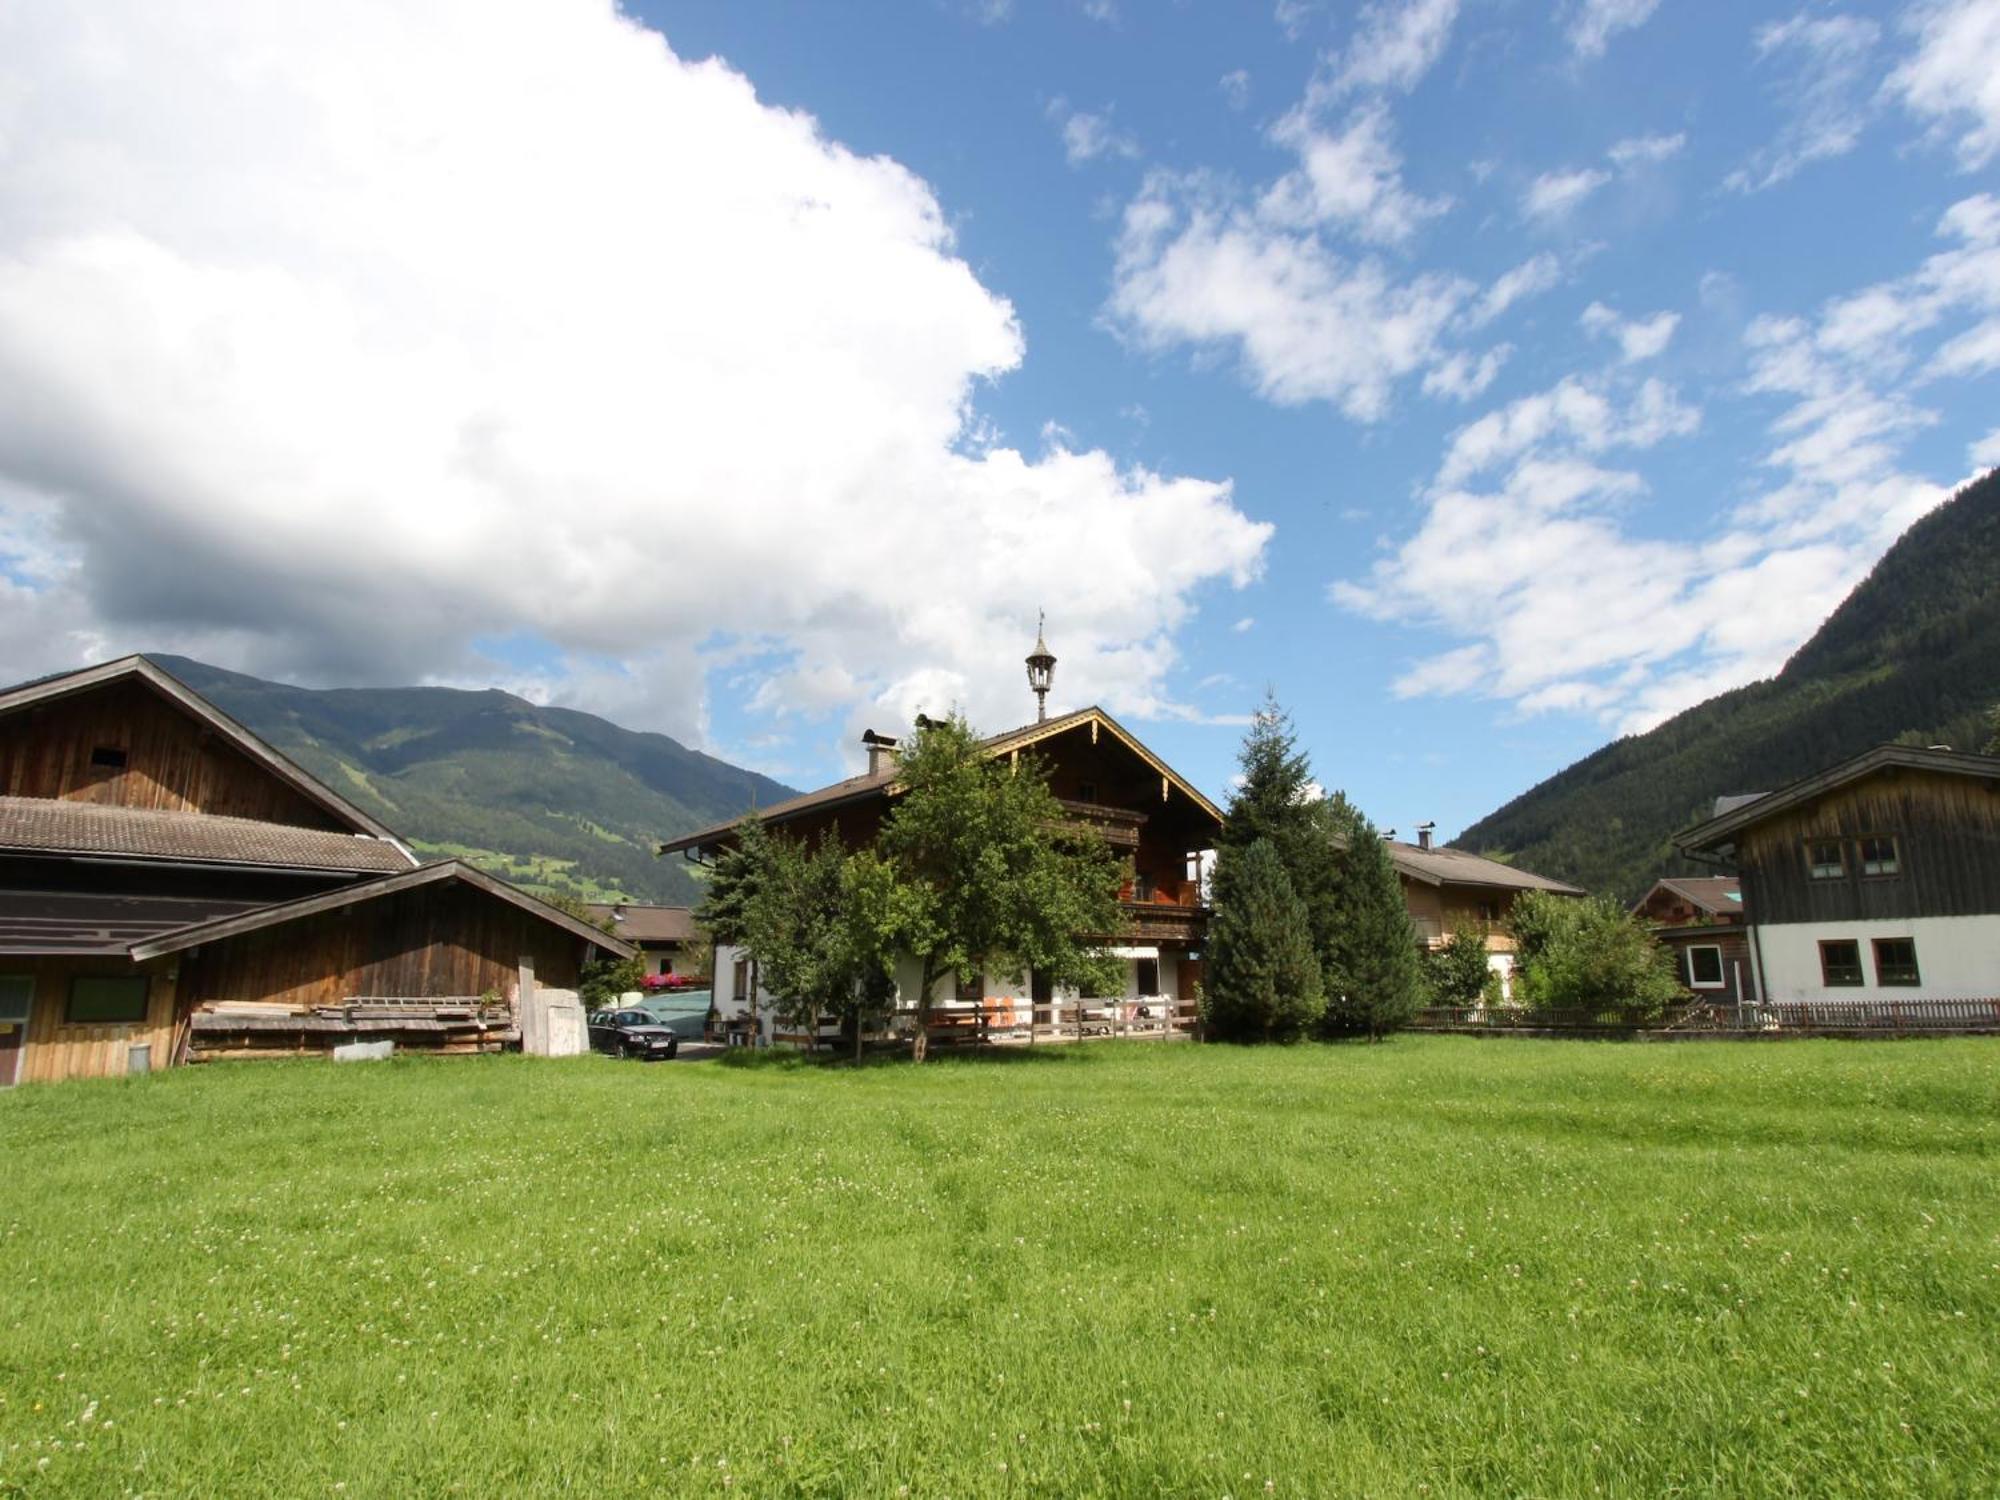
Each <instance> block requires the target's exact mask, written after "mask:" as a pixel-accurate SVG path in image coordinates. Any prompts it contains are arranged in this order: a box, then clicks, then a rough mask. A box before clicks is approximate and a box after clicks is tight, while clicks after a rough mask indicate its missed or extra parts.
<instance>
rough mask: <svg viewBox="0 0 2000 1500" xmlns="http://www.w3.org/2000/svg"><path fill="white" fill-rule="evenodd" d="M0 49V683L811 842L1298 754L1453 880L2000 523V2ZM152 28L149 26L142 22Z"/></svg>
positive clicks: (822, 26)
mask: <svg viewBox="0 0 2000 1500" xmlns="http://www.w3.org/2000/svg"><path fill="white" fill-rule="evenodd" d="M126 9H127V8H126V7H124V6H122V5H120V4H112V5H111V6H110V8H109V10H108V11H107V12H106V13H105V14H104V15H102V16H100V17H98V18H97V20H95V21H93V20H91V19H90V18H89V17H85V16H80V15H77V14H71V13H67V12H66V11H65V10H64V9H63V8H50V9H48V10H47V11H45V12H42V13H38V14H28V13H26V12H22V13H17V14H16V15H14V16H13V17H12V18H11V19H9V20H7V21H5V22H0V95H4V96H6V97H10V98H14V99H16V100H18V101H19V103H18V105H17V107H16V110H15V116H14V119H13V123H12V127H11V129H10V132H9V133H8V134H7V136H5V137H4V138H0V624H4V627H5V628H4V632H0V638H3V639H4V641H5V642H6V644H5V645H4V647H0V658H4V659H0V666H4V667H5V668H7V669H8V670H9V672H10V674H12V673H18V674H21V675H25V674H26V673H27V672H29V671H34V670H46V669H48V668H50V667H54V666H61V665H67V664H72V663H74V662H76V661H80V660H87V659H93V658H95V657H97V656H101V655H106V654H109V653H111V652H113V651H117V650H122V649H174V650H182V651H186V652H188V653H190V654H193V655H197V656H201V657H204V658H206V659H209V660H214V661H217V662H220V663H222V664H224V665H230V666H235V667H240V668H242V669H245V670H250V671H258V672H263V673H265V674H267V675H273V676H279V677H284V678H288V679H291V680H296V681H301V682H308V683H316V684H332V683H347V682H364V681H365V682H399V681H420V680H421V681H434V682H446V683H459V684H467V685H475V684H476V685H486V684H489V683H492V684H498V685H502V686H507V687H510V688H513V689H516V690H518V691H522V692H525V693H528V694H530V695H532V696H536V697H539V698H546V699H552V700H557V701H563V702H568V703H574V704H576V705H578V706H581V707H585V708H589V709H591V710H593V711H596V712H600V713H604V714H606V715H607V716H609V717H611V718H613V719H615V720H618V721H619V722H623V723H627V724H631V725H634V726H636V727H645V728H658V729H662V730H664V731H666V732H669V733H673V734H675V735H677V736H679V737H681V738H683V739H685V740H688V741H690V742H692V743H697V744H701V745H703V746H705V747H707V748H710V749H713V750H714V751H716V752H717V753H719V754H722V755H725V756H728V757H730V758H732V759H735V760H738V761H741V762H744V763H747V764H753V765H755V766H757V767H758V768H759V769H763V770H766V771H769V772H771V773H772V774H775V775H777V776H780V777H781V778H783V779H786V780H788V781H791V782H793V783H794V784H799V785H809V784H815V783H817V782H819V781H822V780H826V779H831V778H832V777H834V776H837V775H840V774H844V773H846V772H848V771H850V770H852V769H853V768H854V766H855V765H856V764H857V763H858V760H859V750H858V743H857V741H858V735H859V732H860V730H861V728H862V727H864V726H872V727H875V728H878V729H884V730H889V729H893V728H895V727H896V726H897V725H899V724H902V723H906V722H907V721H908V718H909V716H910V715H911V714H912V713H913V712H915V711H918V710H925V711H929V712H938V711H941V710H943V709H945V708H948V707H952V706H958V707H962V708H963V709H965V710H966V711H967V712H968V713H970V714H971V716H972V717H973V718H974V720H975V722H977V723H979V724H981V725H982V726H984V727H987V728H993V729H998V728H1001V727H1006V726H1007V725H1009V724H1011V723H1012V722H1015V721H1018V720H1019V719H1022V718H1025V717H1026V716H1027V715H1028V713H1029V712H1030V710H1031V708H1032V703H1031V700H1030V698H1029V696H1028V693H1027V690H1026V685H1025V681H1024V680H1023V678H1022V675H1021V667H1020V657H1021V656H1022V655H1023V654H1024V653H1025V651H1026V649H1027V647H1028V645H1029V643H1030V641H1031V640H1032V637H1033V632H1034V621H1035V613H1036V610H1037V609H1038V608H1044V609H1046V610H1047V612H1048V618H1049V626H1048V629H1049V639H1050V643H1051V645H1052V647H1053V648H1054V650H1055V651H1056V652H1057V654H1058V656H1059V657H1060V658H1061V663H1062V664H1061V666H1060V667H1059V668H1058V676H1057V691H1056V694H1055V697H1056V699H1057V706H1074V705H1075V704H1077V703H1080V702H1085V701H1092V700H1096V701H1101V702H1103V703H1104V704H1105V706H1107V707H1108V708H1110V709H1111V710H1112V711H1113V712H1114V713H1116V714H1118V715H1119V716H1120V717H1121V718H1124V719H1126V720H1127V721H1128V722H1129V723H1131V724H1132V725H1133V727H1134V728H1136V729H1137V730H1138V731H1139V732H1140V733H1141V734H1142V735H1144V736H1145V737H1146V738H1147V739H1148V740H1149V741H1150V742H1151V743H1153V744H1154V745H1156V746H1157V748H1159V749H1160V750H1161V752H1162V753H1163V754H1165V755H1166V756H1167V757H1168V758H1169V759H1170V760H1172V761H1173V762H1174V763H1176V764H1177V765H1178V766H1180V767H1181V768H1182V769H1183V770H1184V771H1185V772H1186V773H1188V774H1190V775H1191V776H1192V777H1194V779H1196V780H1197V781H1198V782H1200V783H1201V784H1203V785H1205V786H1207V787H1209V788H1210V789H1212V790H1215V791H1218V792H1220V791H1223V790H1225V789H1226V787H1227V784H1228V779H1229V776H1230V774H1231V772H1232V770H1233V757H1234V752H1235V748H1236V745H1237V743H1238V741H1239V739H1240V736H1241V732H1242V723H1243V720H1244V718H1245V716H1246V715H1247V714H1248V713H1249V711H1250V710H1251V709H1252V708H1253V707H1254V706H1255V705H1256V703H1257V701H1258V700H1259V698H1260V697H1261V695H1262V693H1263V692H1264V690H1265V688H1266V687H1267V686H1268V687H1271V688H1273V689H1275V690H1276V692H1277V693H1278V695H1279V697H1280V698H1281V700H1282V701H1283V702H1284V703H1285V704H1286V705H1287V706H1288V707H1289V708H1290V709H1291V710H1292V712H1293V713H1294V715H1295V717H1296V720H1297V723H1298V726H1299V729H1300V731H1301V735H1302V738H1303V740H1304V741H1305V743H1306V744H1307V746H1308V747H1309V748H1310V750H1311V752H1312V754H1313V758H1314V762H1315V766H1316V769H1317V771H1318V773H1319V775H1320V777H1321V779H1322V780H1324V781H1325V782H1326V783H1328V784H1329V785H1337V786H1341V787H1344V788H1345V789H1347V790H1348V792H1349V793H1350V794H1351V795H1353V796H1354V797H1355V798H1356V799H1357V800H1358V801H1359V802H1360V803H1361V805H1362V806H1363V807H1364V808H1365V809H1366V810H1367V811H1368V812H1369V813H1370V814H1371V815H1372V816H1374V817H1375V818H1376V819H1377V821H1379V822H1381V823H1383V824H1384V825H1390V826H1397V827H1399V828H1402V829H1404V830H1407V829H1408V828H1410V827H1412V826H1414V825H1415V824H1416V823H1417V822H1419V821H1422V820H1425V819H1435V820H1436V821H1437V822H1438V824H1439V826H1440V828H1441V829H1442V830H1444V831H1445V832H1446V833H1450V832H1454V831H1456V830H1457V829H1458V828H1460V827H1462V826H1463V825H1464V824H1465V823H1467V822H1469V821H1471V820H1472V819H1474V818H1476V817H1478V816H1479V815H1481V814H1483V813H1485V812H1487V811H1490V810H1491V809H1493V808H1494V807H1496V806H1498V805H1499V804H1501V803H1502V802H1504V801H1505V800H1506V799H1507V798H1509V797H1511V796H1513V795H1514V794H1516V793H1518V792H1519V791H1521V790H1523V789H1525V788H1526V787H1528V786H1529V785H1531V784H1533V783H1534V782H1535V781H1537V780H1539V779H1540V778H1542V777H1543V776H1546V775H1548V774H1550V773H1552V772H1553V771H1555V770H1558V769H1560V768H1561V767H1562V766H1563V765H1566V764H1568V763H1569V762H1571V761H1573V760H1575V759H1576V758H1578V757H1579V756H1581V755H1584V754H1586V753H1588V752H1589V751H1590V750H1592V749H1594V748H1596V747H1597V746H1598V745H1600V744H1602V743H1604V742H1605V741H1606V740H1607V739H1609V738H1611V737H1613V736H1615V735H1616V734H1618V733H1621V732H1626V731H1629V730H1634V729H1639V728H1643V727H1646V726H1647V725H1649V724H1651V723H1655V722H1658V721H1659V719H1661V718H1662V717H1664V716H1666V715H1667V714H1670V713H1671V712H1673V711H1675V710H1676V709H1678V708H1680V707H1684V706H1686V705H1687V704H1690V703H1693V702H1696V701H1699V700H1700V699H1701V698H1703V697H1706V696H1708V695H1709V694H1710V693H1712V692H1715V691H1718V690H1720V689H1722V688H1725V687H1728V686H1731V685H1734V684H1736V683H1740V682H1743V681H1748V680H1751V679H1752V678H1755V677H1758V676H1762V675H1767V674H1768V673H1770V672H1771V671H1774V670H1775V669H1776V668H1777V667H1778V666H1779V665H1780V664H1781V663H1782V662H1783V660H1784V658H1785V656H1786V655H1787V654H1789V652H1790V651H1791V650H1792V649H1793V648H1794V647H1796V645H1797V644H1799V642H1800V641H1802V640H1803V639H1804V638H1805V637H1806V636H1807V635H1808V634H1809V633H1810V632H1811V630H1812V629H1813V627H1814V626H1815V625H1816V624H1817V623H1818V621H1819V620H1820V619H1822V618H1823V617H1824V615H1825V614H1826V613H1827V612H1828V610H1830V609H1831V608H1832V607H1833V605H1834V604H1836V603H1837V602H1838V600H1839V599H1840V598H1841V597H1842V596H1843V595H1844V594H1845V593H1846V591H1847V590H1848V589H1849V588H1850V587H1851V586H1852V585H1853V583H1854V582H1855V581H1857V580H1858V579H1859V578H1860V577H1862V576H1863V575H1865V573H1866V571H1867V569H1868V567H1869V566H1870V565H1871V564H1872V563H1873V561H1874V560H1875V559H1876V558H1877V557H1879V556H1880V554H1881V552H1882V551H1883V550H1884V549H1885V548H1886V547H1887V546H1888V545H1889V544H1890V543H1891V542H1892V541H1893V539H1894V538H1895V536H1896V535H1898V534H1899V533H1900V532H1901V531H1902V530H1903V529H1904V528H1905V527H1907V525H1908V524H1909V523H1910V522H1911V521H1912V520H1914V519H1915V518H1916V517H1917V516H1919V515H1921V514H1922V513H1923V512H1924V511H1925V510H1926V509H1928V508H1929V507H1930V506H1932V505H1934V504H1936V503H1937V502H1938V501H1939V500H1940V499H1941V498H1943V497H1944V496H1945V495H1946V494H1948V493H1949V492H1950V489H1951V488H1952V487H1953V486H1954V485H1956V484H1957V483H1959V482H1961V481H1962V480H1964V479H1965V478H1967V477H1970V476H1971V475H1972V474H1973V473H1975V472H1977V471H1978V470H1979V469H1981V468H1982V467H1984V466H1987V465H1990V464H1992V463H1994V462H2000V406H1997V405H1996V403H1995V402H1994V400H1993V396H1994V392H1995V384H1996V382H1995V375H1994V372H1995V370H1996V369H2000V199H1996V197H1995V196H1994V194H1995V192H1996V189H2000V183H1996V181H1995V176H1996V164H2000V82H1996V80H2000V0H1925V3H1916V4H1907V5H1879V4H1878V5H1864V4H1838V3H1811V0H1794V3H1790V4H1771V5H1766V4H1761V3H1754V0H1744V3H1734V4H1729V5H1722V4H1690V3H1680V4H1676V3H1672V0H1661V3H1654V0H1371V3H1363V4H1351V3H1341V4H1334V3H1327V4H1315V3H1310V0H1284V3H1280V4H1277V5H1217V4H1204V3H1198V0H1186V3H1179V4H1150V5H1141V4H1139V3H1136V0H1048V3H1030V0H1013V3H1011V4H1006V3H1001V0H929V3H912V4H909V5H904V6H896V7H888V6H871V7H866V8H860V7H852V6H814V5H799V4H789V5H780V4H761V3H755V0H731V3H728V4H722V3H700V4H675V3H657V0H656V3H648V4H643V5H636V6H634V7H631V8H629V9H628V10H626V11H625V12H622V13H621V12H618V11H616V10H615V9H614V8H613V7H611V6H610V5H609V4H605V3H600V0H522V3H520V4H518V5H514V6H509V7H505V8H502V9H498V10H496V9H494V8H491V7H486V6H480V5H475V4H471V3H469V0H408V3H406V4H398V5H387V4H384V5H381V6H371V5H360V6H356V7H352V8H348V9H345V10H343V11H342V12H341V14H340V15H338V16H333V15H326V16H315V15H308V14H303V13H286V14H278V13H276V12H275V11H273V10H272V9H271V8H269V7H264V6H260V5H257V4H253V3H249V0H188V3H187V4H186V5H183V6H177V7H175V8H174V9H173V11H172V13H171V14H165V13H161V12H158V11H156V10H153V9H149V8H148V7H145V6H142V5H138V4H136V3H135V4H133V5H132V6H130V7H129V13H124V12H125V11H126ZM113 12H118V13H117V14H114V13H113Z"/></svg>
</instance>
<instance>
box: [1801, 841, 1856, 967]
mask: <svg viewBox="0 0 2000 1500" xmlns="http://www.w3.org/2000/svg"><path fill="white" fill-rule="evenodd" d="M1806 865H1807V867H1808V868H1809V869H1810V870H1811V871H1812V878H1813V879H1814V880H1840V879H1842V878H1844V877H1845V876H1846V874H1847V865H1846V863H1845V861H1844V860H1842V858H1841V853H1840V840H1839V839H1814V840H1813V841H1812V842H1811V843H1809V844H1807V845H1806ZM1860 982H1861V981H1860V980H1858V979H1857V980H1856V981H1855V983H1856V984H1859V983H1860Z"/></svg>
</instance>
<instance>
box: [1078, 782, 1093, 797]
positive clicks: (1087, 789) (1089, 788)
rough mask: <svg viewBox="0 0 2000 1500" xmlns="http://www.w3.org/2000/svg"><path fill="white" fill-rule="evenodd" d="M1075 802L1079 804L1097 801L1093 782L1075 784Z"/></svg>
mask: <svg viewBox="0 0 2000 1500" xmlns="http://www.w3.org/2000/svg"><path fill="white" fill-rule="evenodd" d="M1076 800H1077V801H1079V802H1095V801H1096V800H1097V783H1096V782H1094V781H1079V782H1078V783H1077V784H1076Z"/></svg>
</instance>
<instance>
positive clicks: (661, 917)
mask: <svg viewBox="0 0 2000 1500" xmlns="http://www.w3.org/2000/svg"><path fill="white" fill-rule="evenodd" d="M585 909H586V910H587V911H589V913H590V914H591V916H593V917H595V918H597V919H598V920H599V921H608V922H609V923H610V924H611V931H612V932H613V933H614V934H615V935H616V936H618V937H621V938H623V939H625V941H626V942H628V943H638V944H640V945H641V946H643V945H645V944H647V943H690V942H693V941H694V936H695V931H694V910H693V908H692V907H686V906H646V905H643V904H641V903H639V902H621V903H618V904H616V905H610V904H606V903H604V902H601V901H590V902H586V903H585Z"/></svg>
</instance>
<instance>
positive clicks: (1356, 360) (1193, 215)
mask: <svg viewBox="0 0 2000 1500" xmlns="http://www.w3.org/2000/svg"><path fill="white" fill-rule="evenodd" d="M1470 291H1471V288H1470V286H1469V284H1468V283H1466V282H1464V281H1462V280H1461V279H1459V278H1456V277H1445V276H1436V275H1419V276H1416V277H1411V278H1401V277H1399V276H1398V275H1397V274H1396V273H1394V272H1392V271H1391V270H1390V269H1389V268H1388V267H1386V266H1384V265H1383V264H1382V263H1381V262H1379V261H1377V260H1373V259H1365V258H1364V259H1360V260H1355V259H1350V258H1348V257H1345V256H1343V255H1341V254H1339V253H1338V252H1336V251H1335V250H1333V249H1331V248H1330V247H1328V246H1327V245H1326V244H1325V243H1324V242H1323V241H1322V240H1321V239H1320V238H1319V237H1318V236H1317V235H1316V234H1314V233H1312V232H1310V231H1306V232H1303V233H1301V232H1296V231H1294V230H1291V229H1289V228H1287V227H1285V226H1283V225H1275V224H1272V223H1271V222H1269V220H1267V219H1265V218H1262V217H1260V216H1259V215H1258V214H1257V213H1256V212H1254V211H1253V210H1250V209H1245V208H1243V207H1241V206H1239V205H1236V204H1233V203H1232V202H1230V201H1229V199H1228V197H1227V195H1225V194H1220V193H1218V192H1217V191H1215V190H1214V188H1213V184H1211V183H1209V182H1208V181H1206V180H1205V179H1200V178H1185V177H1174V176H1172V175H1170V174H1165V173H1156V174H1154V175H1153V176H1152V177H1151V178H1149V180H1148V182H1147V184H1146V187H1145V190H1144V191H1142V193H1141V194H1140V196H1139V197H1138V198H1136V199H1135V200H1134V201H1133V202H1132V203H1131V204H1130V205H1129V206H1128V207H1127V209H1126V211H1125V218H1124V224H1123V227H1122V231H1121V233H1120V236H1119V241H1118V253H1117V264H1116V268H1115V274H1114V284H1113V290H1112V296H1111V301H1110V305H1109V312H1110V314H1111V316H1112V318H1113V319H1114V320H1115V322H1116V323H1117V325H1118V326H1119V327H1120V328H1121V329H1122V330H1123V331H1124V332H1125V334H1126V335H1127V336H1128V337H1129V338H1131V339H1132V340H1133V341H1134V342H1135V343H1137V344H1138V345H1139V346H1140V347H1142V348H1149V349H1159V350H1163V349H1167V348H1170V347H1173V346H1174V345H1177V344H1189V345H1193V346H1195V347H1196V348H1206V349H1210V350H1234V351H1235V352H1236V354H1237V355H1238V356H1239V359H1240V362H1241V366H1242V369H1243V372H1244V375H1245V377H1246V378H1247V379H1248V380H1249V382H1250V384H1251V385H1252V387H1253V388H1255V389H1256V390H1257V391H1258V393H1259V394H1261V395H1263V396H1265V397H1267V398H1268V399H1270V400H1272V401H1276V402H1278V403H1280V404H1282V405H1298V404H1301V403H1303V402H1307V401H1327V402H1330V403H1332V404H1333V405H1335V406H1338V407H1339V408H1340V409H1341V410H1342V411H1343V412H1345V413H1346V414H1347V415H1348V416H1350V417H1352V418H1354V419H1355V420H1357V421H1375V420H1377V419H1379V418H1381V417H1382V416H1383V415H1385V414H1386V412H1387V411H1388V407H1389V401H1390V394H1391V391H1392V390H1393V388H1394V386H1395V384H1396V382H1398V381H1399V380H1401V379H1403V378H1405V377H1407V376H1409V375H1411V374H1412V373H1414V372H1416V371H1418V370H1420V369H1422V368H1424V367H1425V366H1427V365H1428V364H1430V363H1432V362H1433V361H1434V360H1435V359H1436V358H1437V357H1438V354H1439V349H1438V344H1439V339H1440V337H1441V335H1442V334H1443V332H1444V330H1445V328H1446V327H1447V325H1449V324H1450V322H1451V321H1452V318H1453V317H1454V316H1455V315H1456V314H1457V312H1458V311H1459V309H1460V308H1461V307H1462V306H1463V305H1464V303H1465V301H1466V299H1467V297H1468V295H1469V293H1470Z"/></svg>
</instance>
